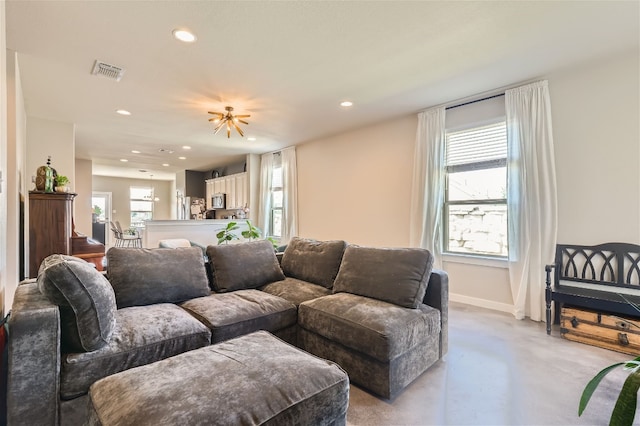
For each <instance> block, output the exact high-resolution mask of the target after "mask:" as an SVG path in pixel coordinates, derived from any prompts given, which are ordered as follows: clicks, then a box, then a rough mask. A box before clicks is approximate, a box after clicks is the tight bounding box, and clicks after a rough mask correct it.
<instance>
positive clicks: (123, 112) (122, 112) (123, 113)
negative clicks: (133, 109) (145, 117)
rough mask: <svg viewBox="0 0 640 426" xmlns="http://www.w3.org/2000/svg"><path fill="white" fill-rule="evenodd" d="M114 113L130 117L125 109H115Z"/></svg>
mask: <svg viewBox="0 0 640 426" xmlns="http://www.w3.org/2000/svg"><path fill="white" fill-rule="evenodd" d="M116 113H117V114H120V115H131V113H130V112H129V111H127V110H126V109H117V110H116Z"/></svg>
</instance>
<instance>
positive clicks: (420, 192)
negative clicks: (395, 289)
mask: <svg viewBox="0 0 640 426" xmlns="http://www.w3.org/2000/svg"><path fill="white" fill-rule="evenodd" d="M444 119H445V108H444V107H439V108H432V109H429V110H427V111H423V112H421V113H420V114H418V130H417V132H416V145H415V153H414V157H413V180H412V187H411V219H410V220H411V223H410V236H409V238H410V244H411V246H412V247H423V248H426V249H428V250H429V251H431V253H433V256H434V266H435V267H437V268H440V267H442V264H441V262H442V259H441V258H442V205H443V202H444V175H445V173H444V167H445V157H444V155H445V121H444Z"/></svg>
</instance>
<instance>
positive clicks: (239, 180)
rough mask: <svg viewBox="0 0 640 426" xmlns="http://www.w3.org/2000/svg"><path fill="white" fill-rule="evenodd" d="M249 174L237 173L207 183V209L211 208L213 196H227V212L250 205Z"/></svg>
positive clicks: (209, 180)
mask: <svg viewBox="0 0 640 426" xmlns="http://www.w3.org/2000/svg"><path fill="white" fill-rule="evenodd" d="M248 183H249V181H248V179H247V173H246V172H243V173H236V174H234V175H229V176H223V177H219V178H215V179H208V180H207V181H206V195H207V208H208V209H210V208H211V196H212V195H213V194H227V197H226V200H227V205H226V207H227V208H226V209H227V210H238V209H241V208H243V207H244V206H247V205H248V204H249V187H248Z"/></svg>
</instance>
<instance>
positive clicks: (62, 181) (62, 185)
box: [55, 175, 70, 192]
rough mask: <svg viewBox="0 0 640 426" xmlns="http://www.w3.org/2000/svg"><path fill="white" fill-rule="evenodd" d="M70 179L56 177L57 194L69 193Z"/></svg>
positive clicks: (63, 176)
mask: <svg viewBox="0 0 640 426" xmlns="http://www.w3.org/2000/svg"><path fill="white" fill-rule="evenodd" d="M69 182H70V181H69V178H68V177H66V176H65V175H58V176H56V180H55V186H56V192H69V187H68V186H67V185H69Z"/></svg>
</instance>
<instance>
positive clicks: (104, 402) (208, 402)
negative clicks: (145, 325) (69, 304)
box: [89, 331, 349, 425]
mask: <svg viewBox="0 0 640 426" xmlns="http://www.w3.org/2000/svg"><path fill="white" fill-rule="evenodd" d="M348 405H349V378H348V376H347V374H346V373H345V372H344V371H343V370H342V369H341V368H340V367H339V366H338V365H337V364H334V363H333V362H331V361H326V360H324V359H320V358H317V357H315V356H313V355H310V354H308V353H306V352H304V351H302V350H300V349H297V348H295V347H293V346H291V345H289V344H287V343H284V342H283V341H281V340H280V339H278V338H276V337H274V336H272V335H271V334H269V333H268V332H266V331H258V332H255V333H252V334H249V335H246V336H242V337H238V338H235V339H231V340H227V341H225V342H222V343H219V344H215V345H212V346H208V347H205V348H200V349H196V350H193V351H190V352H187V353H184V354H181V355H177V356H174V357H172V358H168V359H166V360H163V361H159V362H156V363H153V364H149V365H146V366H142V367H138V368H134V369H130V370H127V371H123V372H121V373H118V374H114V375H112V376H109V377H107V378H104V379H102V380H99V381H98V382H96V383H94V384H93V385H92V386H91V389H90V391H89V424H92V425H178V424H179V425H257V424H272V425H286V424H297V425H302V424H304V425H343V424H345V423H346V412H347V407H348Z"/></svg>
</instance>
